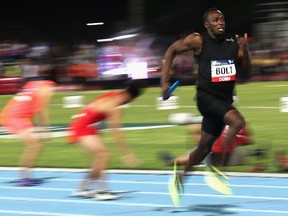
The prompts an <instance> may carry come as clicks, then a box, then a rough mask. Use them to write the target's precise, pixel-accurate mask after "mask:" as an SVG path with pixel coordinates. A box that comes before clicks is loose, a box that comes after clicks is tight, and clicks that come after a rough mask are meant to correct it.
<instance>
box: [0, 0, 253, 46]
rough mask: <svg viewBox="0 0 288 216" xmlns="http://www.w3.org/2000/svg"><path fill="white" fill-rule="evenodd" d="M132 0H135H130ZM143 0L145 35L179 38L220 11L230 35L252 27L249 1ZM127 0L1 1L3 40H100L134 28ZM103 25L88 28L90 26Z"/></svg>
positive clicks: (1, 33)
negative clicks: (206, 15)
mask: <svg viewBox="0 0 288 216" xmlns="http://www.w3.org/2000/svg"><path fill="white" fill-rule="evenodd" d="M132 1H133V0H132ZM237 2H238V1H231V0H218V1H217V0H214V1H212V0H176V1H172V0H143V3H144V5H143V6H144V12H143V18H144V23H143V26H142V27H143V28H142V31H144V32H145V33H156V34H158V35H179V34H185V33H187V32H191V31H202V30H204V29H203V27H202V26H203V25H202V15H203V12H204V11H205V10H206V9H208V8H209V7H215V6H216V7H218V8H219V9H220V10H221V11H222V12H223V13H224V15H225V17H226V25H227V31H231V32H235V33H240V34H241V33H244V32H248V33H249V31H250V26H251V24H252V18H251V4H252V3H251V2H252V1H249V0H242V1H239V3H237ZM128 3H129V0H101V1H97V0H96V1H87V0H82V1H77V2H73V1H69V3H64V2H63V3H61V4H60V1H58V3H55V2H53V1H52V2H51V1H35V0H28V1H16V0H10V1H8V0H6V1H4V2H1V8H2V10H1V13H0V27H1V28H0V39H7V38H18V39H44V40H45V39H48V40H49V39H52V40H67V41H68V40H82V39H83V40H84V39H87V40H96V39H98V38H103V37H109V36H111V35H113V34H115V33H117V32H119V31H122V30H125V29H127V28H129V27H130V21H131V20H130V17H129V7H128V5H129V4H128ZM98 21H103V22H105V25H104V26H94V27H87V26H85V23H87V22H98Z"/></svg>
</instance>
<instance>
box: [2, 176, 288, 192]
mask: <svg viewBox="0 0 288 216" xmlns="http://www.w3.org/2000/svg"><path fill="white" fill-rule="evenodd" d="M1 179H2V180H13V178H8V177H7V178H6V177H0V180H1ZM48 181H54V182H57V181H59V182H80V181H82V179H70V178H53V179H49V180H48ZM107 182H108V183H120V184H146V185H167V182H165V181H164V182H161V181H156V182H155V181H131V180H108V181H107ZM184 185H186V186H188V185H189V186H203V185H204V186H205V185H206V184H205V183H185V184H184ZM230 186H231V187H239V188H273V189H288V186H286V185H285V186H284V185H283V186H282V185H259V184H258V185H254V184H244V185H243V184H231V183H230ZM0 188H2V189H5V188H7V189H8V188H11V189H20V190H21V189H24V190H25V189H26V188H27V187H19V186H18V187H17V186H15V187H14V186H0ZM41 188H43V187H41ZM41 188H37V187H28V188H27V189H29V190H30V189H32V190H34V189H35V190H37V189H41ZM44 188H45V187H44ZM55 189H57V188H55Z"/></svg>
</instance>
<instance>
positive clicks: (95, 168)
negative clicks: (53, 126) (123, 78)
mask: <svg viewBox="0 0 288 216" xmlns="http://www.w3.org/2000/svg"><path fill="white" fill-rule="evenodd" d="M140 93H141V89H140V88H139V86H138V85H136V84H135V83H134V82H130V83H128V84H127V87H126V88H125V89H124V90H121V91H112V92H108V93H105V94H103V95H101V96H99V97H98V98H96V99H95V100H94V101H92V102H91V103H89V104H88V105H86V106H85V107H83V108H82V109H81V110H80V111H79V112H77V113H76V114H75V115H74V116H72V122H71V123H70V124H69V127H68V142H69V143H79V144H80V146H81V147H83V148H84V150H86V151H87V152H88V153H89V154H90V155H92V157H93V162H92V164H91V172H90V173H89V174H88V175H87V177H86V178H85V179H84V180H83V182H82V183H81V184H80V186H79V188H78V189H77V190H76V191H75V193H74V196H84V197H94V198H96V199H99V200H109V199H116V198H118V196H116V195H114V194H112V193H111V192H108V188H107V185H106V181H105V179H104V178H105V176H104V175H103V171H104V170H105V169H106V168H107V164H108V160H109V152H108V149H107V148H106V146H105V144H104V142H103V140H102V138H101V135H100V131H99V129H98V127H97V124H99V123H100V122H101V121H104V120H105V121H106V122H107V124H108V127H109V128H110V129H111V132H112V136H113V138H114V139H115V143H116V145H117V147H118V148H119V151H120V152H121V154H122V155H123V157H122V160H123V162H124V163H125V164H126V165H129V166H136V165H138V163H139V162H138V159H137V158H136V156H135V155H134V154H133V153H132V151H131V150H130V148H129V146H128V144H127V142H126V140H125V137H124V134H123V133H122V131H121V130H120V128H121V116H122V109H121V107H120V106H121V105H124V104H127V103H129V102H131V101H132V100H134V99H135V98H137V97H138V96H139V95H140ZM94 183H95V184H96V189H97V190H93V189H94V188H92V184H94Z"/></svg>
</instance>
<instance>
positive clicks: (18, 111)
mask: <svg viewBox="0 0 288 216" xmlns="http://www.w3.org/2000/svg"><path fill="white" fill-rule="evenodd" d="M54 92H55V83H54V82H53V81H50V80H35V81H28V82H27V83H26V84H25V85H24V86H23V87H22V89H20V91H19V92H18V93H17V94H16V95H15V96H14V97H13V98H12V99H11V100H10V101H8V103H7V104H6V106H5V107H4V108H3V110H2V113H1V123H2V126H3V127H4V129H6V130H7V131H8V132H9V133H11V134H15V135H16V136H17V137H18V138H20V139H21V140H22V141H23V143H24V145H25V148H24V151H23V153H22V156H21V159H20V164H19V165H20V167H22V169H21V171H20V176H19V180H17V181H16V183H17V184H18V185H23V186H33V185H37V184H39V183H41V180H40V179H34V178H32V174H31V168H32V167H34V165H35V163H36V161H37V159H38V156H39V154H40V152H41V150H42V147H43V144H42V141H43V140H44V139H47V138H49V137H50V136H49V125H50V123H49V113H48V104H49V102H50V100H51V98H52V96H53V94H54Z"/></svg>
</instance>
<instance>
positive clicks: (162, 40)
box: [0, 0, 288, 172]
mask: <svg viewBox="0 0 288 216" xmlns="http://www.w3.org/2000/svg"><path fill="white" fill-rule="evenodd" d="M210 7H217V8H218V9H220V10H221V11H222V12H223V13H224V15H225V18H226V32H228V33H234V34H239V35H243V34H244V33H248V36H249V43H250V51H251V56H252V63H253V74H254V75H253V77H252V79H251V83H250V84H247V87H246V86H245V85H243V86H241V85H240V86H239V87H237V94H238V93H239V108H240V109H242V111H243V112H244V114H245V115H246V116H247V119H248V121H249V122H250V123H251V126H252V129H253V130H254V136H255V140H256V144H255V145H254V146H253V147H251V148H252V149H251V152H250V153H249V154H255V155H257V154H258V156H259V155H260V156H263V154H262V153H263V152H264V151H266V153H267V152H268V153H269V157H268V159H267V158H264V161H265V160H266V161H269V164H270V162H271V161H272V162H271V164H273V165H271V166H272V167H270V168H271V169H270V170H269V171H277V172H278V171H279V170H283V169H282V168H281V169H278V166H279V164H278V162H279V160H278V159H276V156H277V155H278V153H281V155H282V156H283V155H284V156H283V158H284V160H282V162H283V163H284V164H285V163H286V164H288V162H287V161H288V160H287V159H286V158H285V151H286V148H287V147H286V143H285V142H286V141H285V140H287V122H288V121H287V113H285V112H287V108H285V107H286V106H287V107H288V102H283V103H281V99H285V100H282V101H286V98H287V97H286V96H285V95H286V94H288V92H287V91H288V90H287V80H288V58H287V56H288V2H287V1H286V0H276V1H274V0H273V1H272V0H266V1H264V0H242V1H231V0H221V1H220V0H219V1H218V0H214V1H212V0H202V1H197V0H177V1H172V0H105V1H103V0H101V1H98V0H96V1H87V0H82V1H80V2H78V1H76V2H75V1H71V2H66V3H65V2H63V3H60V2H57V3H56V2H51V1H34V0H31V1H7V0H5V1H3V2H1V13H0V94H2V96H1V97H0V108H1V107H3V105H4V104H5V102H6V101H7V100H8V98H9V97H11V95H12V94H14V93H15V92H17V90H18V89H19V88H20V86H21V85H22V83H23V81H24V80H29V79H33V78H35V77H42V76H48V77H50V78H51V79H53V80H55V81H56V82H57V83H58V89H59V90H60V91H62V90H63V92H61V93H59V94H58V96H57V97H56V98H55V99H54V104H52V106H51V107H52V109H54V110H52V114H54V117H53V115H52V123H54V124H61V125H65V124H66V123H67V122H68V121H69V117H68V114H69V115H70V114H72V113H73V112H74V111H75V110H72V111H70V110H69V111H67V110H65V111H63V110H62V103H63V100H62V98H64V97H66V96H69V95H78V96H79V95H80V96H83V97H84V99H85V100H88V99H90V98H91V97H92V96H93V97H94V96H95V95H96V94H98V93H97V92H96V93H95V91H93V92H92V91H91V92H90V93H89V91H87V90H103V89H111V88H120V87H121V86H122V83H123V82H124V81H125V80H127V79H130V78H132V79H145V80H147V81H148V83H149V84H150V86H151V89H150V90H149V91H148V93H147V94H146V95H145V96H144V98H143V100H142V99H141V100H140V102H139V104H138V109H137V106H136V108H135V107H134V108H133V106H132V108H127V109H132V111H129V112H127V113H129V114H128V116H127V117H126V119H125V121H126V122H124V123H131V124H132V123H145V124H147V123H149V125H150V126H151V124H152V125H153V124H154V125H155V124H164V123H167V119H168V116H169V115H170V114H171V113H175V112H194V113H196V114H197V109H196V108H195V103H193V95H194V88H193V87H190V89H189V88H184V87H182V88H181V87H179V90H178V91H180V92H177V91H176V92H175V93H176V94H178V95H179V100H180V102H179V106H180V110H175V109H173V110H172V109H171V110H168V111H167V110H166V111H155V106H156V105H155V103H156V98H157V97H158V96H159V94H160V89H159V79H160V76H161V62H162V60H163V55H164V53H165V51H166V49H167V48H168V46H169V45H170V44H171V43H172V42H173V41H175V40H176V39H178V38H181V37H184V36H185V35H187V34H189V33H191V32H194V31H197V32H202V31H204V27H203V21H202V17H203V13H204V12H205V10H207V9H208V8H210ZM196 69H197V62H196V61H194V59H193V53H189V52H188V53H186V54H184V55H180V56H178V57H177V58H176V59H175V62H174V65H173V69H172V71H171V75H172V76H171V79H172V80H173V79H177V78H180V79H182V80H183V82H182V85H186V84H187V85H188V84H189V85H194V84H195V77H196V75H197V74H196ZM263 81H265V82H263ZM268 81H269V82H268ZM270 81H276V83H275V82H271V83H270ZM278 82H279V83H278ZM185 87H186V86H185ZM181 89H182V90H181ZM64 90H65V92H64ZM76 90H81V91H79V92H74V91H76ZM248 90H249V91H248ZM71 91H73V92H71ZM94 93H95V95H94ZM88 95H92V96H88ZM183 101H185V102H183ZM137 103H138V102H137ZM149 106H150V108H149V109H148V108H147V107H149ZM185 106H186V107H185ZM281 106H285V107H284V109H283V110H284V111H285V112H280V111H279V110H280V109H279V108H280V107H281ZM57 107H58V108H57ZM156 110H157V109H156ZM143 113H145V115H144V116H143ZM152 113H153V115H152ZM63 114H64V115H63ZM66 115H67V116H66ZM129 115H130V116H129ZM55 116H56V117H55ZM139 116H141V117H144V119H143V118H139ZM166 130H167V131H165V130H164V129H163V130H162V131H155V130H153V132H152V131H150V132H149V135H150V136H149V137H147V134H146V133H147V131H145V130H144V131H142V132H139V133H140V134H138V132H137V134H134V138H133V134H132V140H131V142H134V143H137V145H138V146H139V149H138V150H139V152H141V154H142V153H143V155H142V156H141V157H142V159H143V158H145V157H147V155H150V156H151V155H155V154H156V153H157V151H160V150H165V149H166V150H167V147H169V148H168V149H174V148H175V149H178V150H179V153H181V152H183V151H184V150H187V148H186V144H185V143H186V139H187V136H186V135H187V134H186V129H185V130H184V131H185V133H183V132H180V131H183V130H182V129H181V130H178V129H175V128H173V129H171V128H170V129H166ZM129 133H133V132H129ZM167 133H168V134H169V135H171V134H174V136H173V137H171V136H168V137H167V138H166V139H165V140H163V137H162V136H165V134H167ZM153 134H154V137H152V135H153ZM163 134H164V135H163ZM130 135H131V134H130ZM149 138H151V139H152V138H153V139H152V142H151V140H150V141H148V140H149ZM2 140H3V141H2ZM0 141H1V143H2V142H3V143H5V142H8V143H14V144H15V143H17V142H16V141H14V140H13V141H11V140H10V139H7V140H6V139H1V140H0ZM161 141H162V142H161ZM51 142H52V143H53V145H50V147H48V148H52V149H51V152H53V153H54V152H57V151H60V152H61V150H60V149H62V148H59V146H58V145H61V146H62V145H63V143H64V142H65V141H64V140H61V139H60V140H57V139H56V140H55V141H51ZM147 142H149V152H147V146H141V145H140V144H145V143H146V144H147ZM159 142H161V143H160V144H159ZM165 142H166V143H165ZM175 142H178V143H182V144H183V143H184V144H183V145H182V146H181V147H180V148H179V146H177V145H174V144H175ZM187 142H188V141H187ZM157 143H158V144H157ZM169 143H170V144H169ZM173 143H174V144H173ZM165 144H166V145H165ZM159 145H160V146H161V147H160V146H159ZM3 146H5V145H3ZM3 146H1V148H4V149H1V152H6V153H7V154H6V156H3V155H2V156H1V157H0V161H1V162H0V165H9V166H10V165H11V166H12V165H15V164H16V162H15V161H18V160H17V157H18V154H16V153H15V151H19V148H20V147H17V146H18V145H10V146H9V147H7V146H5V147H3ZM53 146H54V147H55V148H53ZM57 146H58V147H57ZM151 146H154V147H155V148H154V150H153V148H152V149H151ZM62 147H63V146H62ZM14 148H16V150H15V149H14ZM17 149H18V150H17ZM69 149H70V147H69ZM143 149H145V150H143ZM267 149H268V150H267ZM150 150H151V151H152V152H150ZM252 150H253V152H252ZM254 150H255V151H254ZM66 151H67V148H66V147H63V152H66ZM72 151H73V150H72ZM172 151H173V150H172ZM276 151H277V152H276ZM271 152H272V153H271ZM70 153H71V152H70ZM270 153H271V154H270ZM276 153H277V154H276ZM45 154H47V152H46V153H44V156H43V157H44V158H45V157H46V159H45V162H40V165H42V166H67V165H69V166H83V164H81V161H82V159H83V158H82V159H79V160H80V161H78V162H79V164H76V165H75V164H73V163H71V161H73V162H75V157H74V158H73V159H74V160H72V158H70V159H68V162H67V158H66V159H65V160H64V162H63V161H59V163H58V162H57V160H56V161H54V162H55V163H51V161H49V159H51V157H50V156H48V155H46V156H45ZM71 154H72V153H71ZM75 154H76V155H77V154H78V153H76V152H75ZM139 154H140V153H139ZM145 154H146V156H145ZM8 155H9V157H8ZM63 155H65V154H62V155H61V157H63ZM67 155H68V154H67ZM83 157H84V156H83ZM151 157H152V156H151ZM13 158H14V159H13ZM68 158H69V157H68ZM283 158H282V159H283ZM258 159H259V158H257V159H256V160H252V161H253V162H251V163H252V164H250V166H249V167H245V169H243V170H248V169H250V168H251V167H254V166H258V165H259V163H260V164H261V163H262V162H259V161H258ZM260 159H261V160H260V161H263V158H260ZM76 161H77V160H76ZM84 161H85V159H84ZM148 161H149V162H148ZM257 161H258V162H257ZM158 162H159V161H158V160H157V159H156V158H154V156H153V158H151V160H150V159H149V160H148V159H147V160H146V163H144V164H143V168H149V169H151V168H158V166H154V164H155V163H158ZM85 163H86V162H85ZM275 164H276V165H275ZM277 164H278V165H277ZM262 165H263V164H262ZM274 165H275V166H274ZM84 166H85V165H84ZM111 167H116V168H117V167H119V165H118V164H117V162H115V164H113V165H111ZM287 167H288V165H287ZM160 168H164V166H160ZM241 169H242V168H241ZM287 170H288V168H287Z"/></svg>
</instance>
